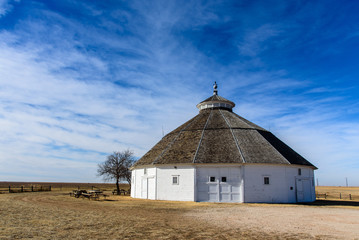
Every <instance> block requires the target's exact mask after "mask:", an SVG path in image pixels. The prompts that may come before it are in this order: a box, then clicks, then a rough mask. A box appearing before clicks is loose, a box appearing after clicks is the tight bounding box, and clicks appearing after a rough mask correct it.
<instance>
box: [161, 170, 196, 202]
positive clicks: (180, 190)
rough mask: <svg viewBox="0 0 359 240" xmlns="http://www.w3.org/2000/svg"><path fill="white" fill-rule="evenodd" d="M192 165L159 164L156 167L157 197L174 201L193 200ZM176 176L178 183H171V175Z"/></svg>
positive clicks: (193, 180) (193, 171)
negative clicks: (159, 165)
mask: <svg viewBox="0 0 359 240" xmlns="http://www.w3.org/2000/svg"><path fill="white" fill-rule="evenodd" d="M194 173H195V169H194V167H193V166H176V168H175V166H163V167H162V166H161V167H159V168H157V199H158V200H174V201H195V199H194V195H195V194H194V182H195V179H194V176H195V174H194ZM173 176H178V184H172V177H173Z"/></svg>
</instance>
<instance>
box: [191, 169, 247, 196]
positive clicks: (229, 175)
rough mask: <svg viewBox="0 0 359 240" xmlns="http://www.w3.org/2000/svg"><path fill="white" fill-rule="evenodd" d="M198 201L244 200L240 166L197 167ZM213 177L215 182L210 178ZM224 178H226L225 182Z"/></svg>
mask: <svg viewBox="0 0 359 240" xmlns="http://www.w3.org/2000/svg"><path fill="white" fill-rule="evenodd" d="M196 176H197V198H196V201H198V202H242V201H243V197H242V196H243V186H242V182H243V181H242V176H241V167H240V166H232V167H228V166H218V165H217V166H206V167H199V166H198V167H197V174H196ZM211 177H212V178H213V180H214V181H213V182H212V181H211V180H210V178H211ZM222 178H226V181H225V182H223V181H222Z"/></svg>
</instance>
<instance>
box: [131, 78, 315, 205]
mask: <svg viewBox="0 0 359 240" xmlns="http://www.w3.org/2000/svg"><path fill="white" fill-rule="evenodd" d="M234 106H235V104H234V103H233V102H231V101H229V100H227V99H225V98H223V97H221V96H219V95H218V94H217V84H215V85H214V91H213V95H212V96H211V97H209V98H207V99H206V100H204V101H203V102H200V103H199V104H197V108H198V109H199V114H198V115H197V116H195V117H194V118H192V119H191V120H189V121H188V122H186V123H184V124H183V125H181V126H179V127H178V128H176V129H175V130H173V131H172V132H170V133H169V134H167V135H166V136H164V137H163V138H162V140H161V141H160V142H158V143H157V144H156V145H155V146H154V147H153V148H152V149H151V150H150V151H148V152H147V153H146V154H145V155H144V156H143V157H142V158H141V159H139V160H138V161H137V163H136V164H135V165H134V167H133V169H132V185H131V196H132V197H133V198H145V199H158V200H179V201H197V202H268V203H295V202H311V201H315V186H314V170H315V169H317V168H316V167H315V166H314V165H313V164H311V163H310V162H308V161H307V160H306V159H304V158H303V157H302V156H300V155H299V154H298V153H296V152H295V151H294V150H293V149H291V148H290V147H288V146H287V145H286V144H285V143H283V142H282V141H281V140H279V139H278V138H277V137H275V136H274V135H273V134H272V133H271V132H269V131H267V130H265V129H263V128H261V127H259V126H257V125H256V124H254V123H252V122H250V121H248V120H246V119H244V118H242V117H240V116H238V115H237V114H235V113H233V112H232V108H233V107H234Z"/></svg>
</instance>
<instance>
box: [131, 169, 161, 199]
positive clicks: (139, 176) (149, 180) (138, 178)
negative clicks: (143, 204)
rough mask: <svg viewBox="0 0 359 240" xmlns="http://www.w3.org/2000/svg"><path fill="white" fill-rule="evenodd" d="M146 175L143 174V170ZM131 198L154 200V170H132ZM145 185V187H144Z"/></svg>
mask: <svg viewBox="0 0 359 240" xmlns="http://www.w3.org/2000/svg"><path fill="white" fill-rule="evenodd" d="M144 169H146V171H147V173H146V174H145V170H144ZM132 177H133V178H132V181H133V183H132V184H131V197H134V198H145V199H155V193H156V168H154V167H152V168H139V169H133V170H132ZM144 185H146V186H144Z"/></svg>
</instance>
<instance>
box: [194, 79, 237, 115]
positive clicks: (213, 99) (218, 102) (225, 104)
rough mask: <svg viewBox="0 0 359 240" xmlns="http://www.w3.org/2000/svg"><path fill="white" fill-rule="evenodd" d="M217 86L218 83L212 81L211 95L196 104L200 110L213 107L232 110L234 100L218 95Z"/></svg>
mask: <svg viewBox="0 0 359 240" xmlns="http://www.w3.org/2000/svg"><path fill="white" fill-rule="evenodd" d="M217 88H218V85H217V83H216V82H214V84H213V95H212V96H210V97H209V98H207V99H206V100H204V101H202V102H200V103H198V104H197V108H198V109H199V111H200V112H201V111H202V110H204V109H214V108H220V109H224V110H228V111H231V112H232V108H234V106H235V104H234V102H232V101H229V100H227V99H225V98H224V97H221V96H219V95H218V89H217Z"/></svg>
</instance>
